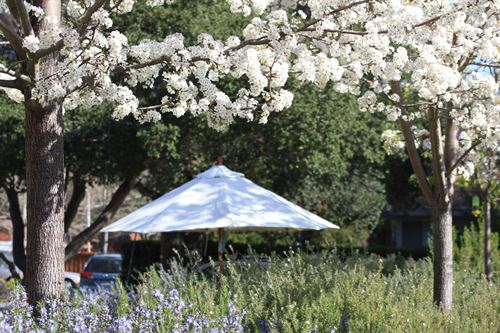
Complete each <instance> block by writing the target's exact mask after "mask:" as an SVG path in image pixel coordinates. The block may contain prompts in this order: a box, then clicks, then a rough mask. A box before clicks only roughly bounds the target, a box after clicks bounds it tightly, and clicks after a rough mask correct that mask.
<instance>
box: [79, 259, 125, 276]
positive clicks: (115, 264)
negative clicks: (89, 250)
mask: <svg viewBox="0 0 500 333" xmlns="http://www.w3.org/2000/svg"><path fill="white" fill-rule="evenodd" d="M121 270H122V260H121V259H109V258H94V259H92V260H90V262H89V263H88V265H87V267H85V272H96V273H120V272H121Z"/></svg>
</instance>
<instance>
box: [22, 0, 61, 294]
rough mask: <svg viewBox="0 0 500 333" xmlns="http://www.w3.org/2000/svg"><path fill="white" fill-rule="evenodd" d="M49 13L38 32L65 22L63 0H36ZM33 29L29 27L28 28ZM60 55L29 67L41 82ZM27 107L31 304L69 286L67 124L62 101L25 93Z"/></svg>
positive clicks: (28, 286) (27, 279)
mask: <svg viewBox="0 0 500 333" xmlns="http://www.w3.org/2000/svg"><path fill="white" fill-rule="evenodd" d="M35 4H36V5H38V6H41V7H42V8H43V9H44V11H45V17H44V19H42V20H41V21H40V22H33V23H34V26H33V28H34V30H35V33H37V34H40V33H43V32H44V31H45V30H52V29H53V27H54V25H57V24H60V20H61V16H60V15H61V2H60V0H43V1H40V2H36V3H35ZM27 29H28V28H27ZM58 57H59V55H58V54H57V53H52V54H50V55H48V56H45V57H43V58H42V59H40V60H38V61H37V62H36V63H33V62H32V61H30V60H28V63H27V65H26V68H27V69H26V70H27V71H28V72H29V74H30V76H31V77H33V78H35V79H36V80H43V78H45V77H48V76H50V75H52V74H54V71H55V65H56V63H57V61H58ZM24 96H25V107H26V186H27V240H28V242H27V248H26V259H27V263H26V277H25V284H26V293H27V296H28V302H29V303H30V304H36V303H37V302H39V301H41V300H46V299H49V298H56V297H59V296H60V295H61V292H62V290H63V287H64V144H63V137H64V122H63V109H62V101H61V100H56V99H53V98H50V97H49V96H45V97H44V99H43V100H34V99H33V98H32V96H31V90H30V88H29V87H27V88H26V89H25V91H24Z"/></svg>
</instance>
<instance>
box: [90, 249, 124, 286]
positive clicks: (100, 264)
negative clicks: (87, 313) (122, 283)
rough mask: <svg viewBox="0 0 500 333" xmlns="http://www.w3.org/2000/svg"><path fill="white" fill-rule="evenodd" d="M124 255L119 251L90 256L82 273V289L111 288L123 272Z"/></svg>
mask: <svg viewBox="0 0 500 333" xmlns="http://www.w3.org/2000/svg"><path fill="white" fill-rule="evenodd" d="M122 263H123V256H122V255H121V254H119V253H106V254H96V255H94V256H92V257H90V258H89V259H88V260H87V262H86V263H85V265H84V267H83V270H82V272H81V273H80V290H85V289H90V290H97V289H111V287H112V286H113V285H114V284H115V282H116V281H117V279H118V277H119V275H120V273H121V272H122Z"/></svg>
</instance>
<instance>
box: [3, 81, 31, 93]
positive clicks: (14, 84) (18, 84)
mask: <svg viewBox="0 0 500 333" xmlns="http://www.w3.org/2000/svg"><path fill="white" fill-rule="evenodd" d="M0 87H4V88H12V89H18V90H21V91H22V90H23V88H24V87H25V83H24V81H23V80H20V79H15V80H0Z"/></svg>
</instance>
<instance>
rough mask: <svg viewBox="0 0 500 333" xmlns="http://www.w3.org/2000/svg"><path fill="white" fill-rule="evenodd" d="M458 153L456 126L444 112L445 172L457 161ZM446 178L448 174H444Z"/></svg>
mask: <svg viewBox="0 0 500 333" xmlns="http://www.w3.org/2000/svg"><path fill="white" fill-rule="evenodd" d="M457 153H458V126H457V124H456V122H455V121H454V120H453V118H452V117H451V116H450V112H449V111H446V133H445V139H444V163H445V167H446V170H449V169H450V168H451V166H452V165H454V164H455V162H456V160H457ZM446 176H448V172H446Z"/></svg>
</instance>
